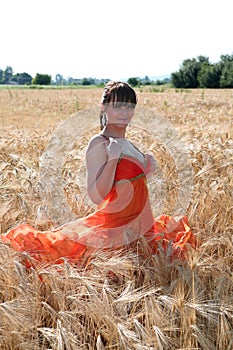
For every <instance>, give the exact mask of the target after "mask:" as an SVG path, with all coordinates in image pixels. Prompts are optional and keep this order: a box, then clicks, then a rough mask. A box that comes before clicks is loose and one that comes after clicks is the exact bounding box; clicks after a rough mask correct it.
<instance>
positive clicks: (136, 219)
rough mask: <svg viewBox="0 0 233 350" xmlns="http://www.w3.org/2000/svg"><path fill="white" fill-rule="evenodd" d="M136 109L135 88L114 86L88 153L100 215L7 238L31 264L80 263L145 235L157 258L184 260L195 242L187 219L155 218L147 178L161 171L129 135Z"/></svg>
mask: <svg viewBox="0 0 233 350" xmlns="http://www.w3.org/2000/svg"><path fill="white" fill-rule="evenodd" d="M136 104H137V96H136V93H135V91H134V90H133V89H132V88H131V86H130V85H128V84H127V83H123V82H112V81H111V82H109V83H108V84H107V85H106V87H105V89H104V93H103V98H102V104H101V113H100V124H101V131H100V133H99V134H97V135H94V136H93V137H92V139H91V140H90V142H89V144H88V147H87V151H86V167H87V191H88V194H89V196H90V198H91V200H92V201H93V202H94V203H95V204H96V205H97V210H96V211H95V212H94V213H92V214H90V215H88V216H86V217H84V218H79V219H77V220H75V221H73V222H69V223H67V224H65V225H63V226H62V227H59V228H57V229H54V230H51V231H44V232H41V231H38V230H36V229H35V228H33V227H31V226H29V225H27V224H21V225H19V226H17V227H16V228H13V229H11V230H10V231H9V232H8V233H7V234H5V235H3V236H2V240H3V242H5V243H9V244H10V245H11V246H12V247H13V248H14V249H16V250H17V251H26V252H28V253H29V254H30V256H31V257H32V258H33V262H32V260H30V261H29V260H27V262H26V263H27V265H28V266H31V265H33V264H34V265H35V264H37V263H62V262H63V261H64V259H62V258H66V259H68V260H69V261H70V262H79V261H81V260H82V259H83V258H84V257H86V256H87V255H90V254H92V253H93V251H96V249H118V248H122V247H128V246H130V245H133V244H134V243H135V242H137V241H138V239H139V238H140V237H141V236H143V237H144V238H145V239H146V241H147V242H148V245H149V247H150V248H151V252H152V253H156V251H157V249H158V245H159V244H160V245H161V246H163V247H164V248H165V249H166V247H167V246H168V244H169V246H171V245H172V247H173V252H174V254H175V255H177V254H178V255H180V254H182V253H183V252H185V251H186V250H187V248H188V247H189V246H192V247H195V245H196V242H195V238H194V236H193V235H192V232H191V230H190V228H189V226H188V222H187V218H186V217H183V218H180V219H179V220H176V219H175V218H172V217H170V216H167V215H162V216H160V217H159V218H157V219H154V217H153V215H152V210H151V206H150V201H149V195H148V188H147V177H148V176H149V175H150V174H152V173H153V172H154V171H155V170H156V166H155V161H154V158H153V156H151V155H149V154H143V153H142V152H141V151H140V150H139V149H138V148H136V147H135V146H134V145H133V144H132V143H131V142H130V141H129V140H127V139H126V137H125V133H126V128H127V126H128V124H129V123H130V121H131V119H132V117H133V114H134V110H135V107H136Z"/></svg>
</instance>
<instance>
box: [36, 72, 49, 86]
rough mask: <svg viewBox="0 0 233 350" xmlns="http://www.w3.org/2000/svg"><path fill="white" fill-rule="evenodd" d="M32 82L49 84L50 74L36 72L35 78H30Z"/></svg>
mask: <svg viewBox="0 0 233 350" xmlns="http://www.w3.org/2000/svg"><path fill="white" fill-rule="evenodd" d="M32 84H35V85H50V84H51V75H48V74H40V73H37V74H36V76H35V78H33V79H32Z"/></svg>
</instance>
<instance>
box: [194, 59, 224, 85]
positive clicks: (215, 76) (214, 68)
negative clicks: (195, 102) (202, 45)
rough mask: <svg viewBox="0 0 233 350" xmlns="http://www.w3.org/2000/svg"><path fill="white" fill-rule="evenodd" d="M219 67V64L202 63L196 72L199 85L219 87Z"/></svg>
mask: <svg viewBox="0 0 233 350" xmlns="http://www.w3.org/2000/svg"><path fill="white" fill-rule="evenodd" d="M220 76H221V69H220V66H219V64H208V63H203V64H202V65H201V69H200V71H199V73H198V81H199V84H200V87H203V88H219V86H220V84H219V81H220Z"/></svg>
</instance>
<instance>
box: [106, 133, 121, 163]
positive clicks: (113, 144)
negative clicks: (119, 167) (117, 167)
mask: <svg viewBox="0 0 233 350" xmlns="http://www.w3.org/2000/svg"><path fill="white" fill-rule="evenodd" d="M106 144H107V147H106V152H107V155H108V161H110V160H113V159H117V160H118V159H119V158H120V155H121V147H120V145H119V143H118V142H117V140H115V139H113V138H112V137H109V141H106Z"/></svg>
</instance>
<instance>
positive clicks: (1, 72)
mask: <svg viewBox="0 0 233 350" xmlns="http://www.w3.org/2000/svg"><path fill="white" fill-rule="evenodd" d="M2 83H3V70H2V69H0V84H2Z"/></svg>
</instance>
